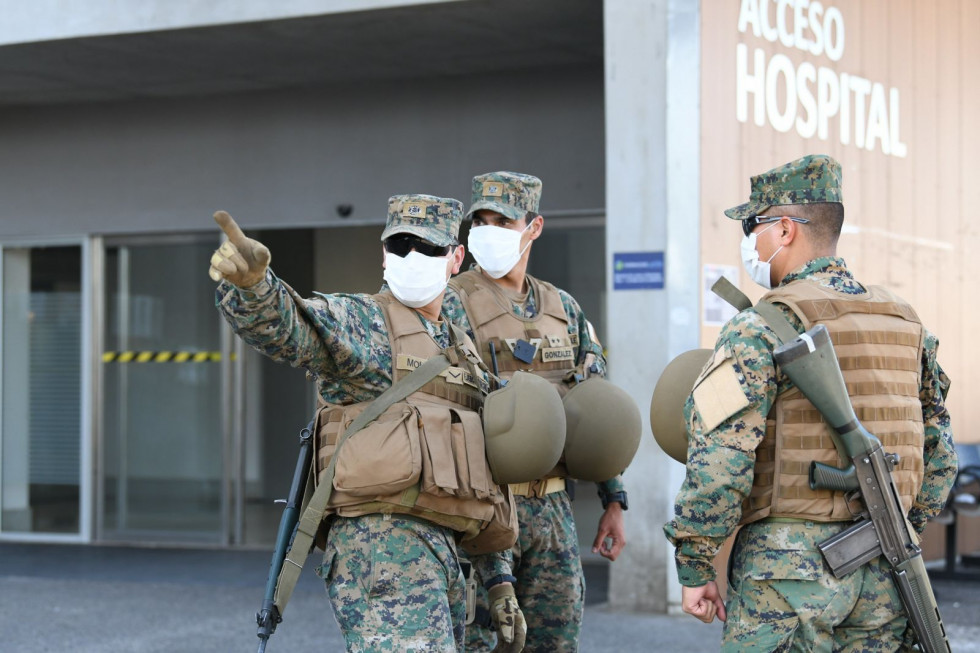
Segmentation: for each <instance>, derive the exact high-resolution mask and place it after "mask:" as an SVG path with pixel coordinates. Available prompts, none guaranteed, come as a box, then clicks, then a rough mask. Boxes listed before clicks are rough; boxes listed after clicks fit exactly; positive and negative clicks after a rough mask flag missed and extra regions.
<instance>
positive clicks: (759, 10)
mask: <svg viewBox="0 0 980 653" xmlns="http://www.w3.org/2000/svg"><path fill="white" fill-rule="evenodd" d="M738 31H739V32H741V33H742V34H747V33H749V32H751V34H752V36H754V37H756V38H761V39H765V40H766V41H769V42H770V43H778V44H779V45H780V46H782V47H783V48H787V49H796V50H800V51H802V52H805V53H806V54H807V55H808V56H810V57H813V58H814V60H813V61H803V62H802V63H800V64H799V65H794V64H793V62H792V61H791V60H790V58H789V57H788V56H787V55H786V54H783V53H782V52H776V53H775V54H773V55H772V56H770V57H769V58H768V59H767V58H766V51H765V50H763V49H762V48H758V47H757V48H754V49H753V51H752V53H751V56H750V53H749V46H748V45H747V44H745V43H738V44H737V45H736V46H735V48H736V49H735V75H736V83H735V115H736V117H737V118H738V120H739V122H747V121H748V116H749V111H750V109H749V107H750V105H751V112H752V118H753V121H754V122H755V124H756V125H757V126H759V127H762V126H764V125H765V124H766V123H767V122H768V124H769V125H770V126H771V127H772V128H773V129H775V130H776V131H779V132H788V131H790V130H793V129H795V130H796V133H797V134H799V135H800V136H802V137H803V138H812V137H813V136H816V137H817V138H820V139H821V140H827V139H829V138H831V136H832V133H831V132H832V131H833V137H835V138H839V139H840V142H841V144H842V145H850V144H852V143H853V144H854V145H855V146H857V147H860V148H864V149H866V150H880V151H881V152H883V153H884V154H888V155H891V156H896V157H904V156H905V155H906V154H907V151H908V147H907V146H906V144H905V143H903V142H902V140H901V134H900V122H899V115H900V111H899V106H900V97H899V92H898V89H897V88H894V87H889V88H887V89H886V87H885V85H884V84H882V83H881V82H877V81H873V80H870V79H866V78H864V77H861V76H859V75H853V74H849V73H846V72H838V70H837V69H835V68H831V67H829V66H827V65H821V63H824V62H837V61H840V59H841V57H842V56H843V55H844V45H845V35H846V29H845V26H844V16H843V14H842V13H841V11H840V10H839V9H838V8H837V7H835V6H832V5H827V6H826V7H825V6H824V5H823V3H821V2H820V1H819V0H741V7H740V9H739V13H738ZM832 118H835V119H836V120H835V121H833V123H835V124H832V121H831V119H832Z"/></svg>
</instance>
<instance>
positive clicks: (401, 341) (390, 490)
mask: <svg viewBox="0 0 980 653" xmlns="http://www.w3.org/2000/svg"><path fill="white" fill-rule="evenodd" d="M374 299H375V300H376V301H377V302H378V304H379V305H380V306H381V308H382V310H383V312H384V316H385V322H386V324H387V327H388V333H389V336H390V341H391V350H392V368H393V369H392V372H393V376H394V378H393V382H397V381H398V380H399V379H400V378H402V377H403V376H405V375H407V374H410V373H411V372H412V370H414V369H415V368H416V367H418V366H419V365H420V364H421V363H423V362H425V361H426V360H428V359H429V358H431V357H433V356H436V355H438V354H439V353H440V351H443V350H442V349H441V348H440V347H439V346H438V344H437V343H436V342H435V340H433V339H432V336H430V335H429V333H428V332H427V331H426V329H425V327H424V326H423V325H422V323H421V322H420V321H419V318H418V315H417V313H416V312H415V311H414V310H412V309H410V308H407V307H406V306H404V305H402V304H401V303H399V302H398V301H396V300H395V299H394V298H393V297H392V296H391V295H390V294H387V293H384V294H380V295H375V296H374ZM461 335H462V336H463V337H464V338H465V334H462V333H461ZM460 345H461V346H459V347H456V348H449V349H448V350H445V351H444V352H443V353H446V354H447V355H448V356H449V357H450V362H451V363H452V366H451V367H450V368H449V369H448V370H446V371H445V372H443V373H442V374H441V375H440V376H438V377H436V378H435V379H434V380H432V381H430V382H429V383H428V384H426V385H425V386H423V387H422V389H421V390H419V391H418V392H415V393H413V394H411V395H409V396H408V397H407V398H406V399H405V400H404V401H402V402H398V403H395V404H393V405H392V406H391V407H390V408H389V409H388V410H387V411H386V412H385V413H383V414H382V415H381V416H380V417H378V419H377V420H375V421H374V422H372V423H370V424H369V425H368V426H366V427H365V428H364V429H362V430H361V431H358V432H357V433H356V434H354V435H352V436H351V437H350V438H348V439H347V441H346V442H345V443H344V445H343V447H342V449H341V455H340V459H339V460H338V461H337V465H336V469H335V473H334V480H333V483H334V490H333V493H332V495H331V497H330V503H329V506H328V509H327V514H328V515H329V514H337V515H341V516H345V517H355V516H359V515H366V514H371V513H379V512H380V513H399V514H410V515H415V516H418V517H422V518H424V519H426V520H428V521H431V522H433V523H436V524H440V525H442V526H446V527H449V528H452V529H453V530H455V531H457V532H459V533H461V534H462V538H461V539H462V540H463V541H464V542H465V541H466V540H467V539H470V538H473V537H475V536H476V535H477V534H479V533H480V531H481V530H483V529H484V528H485V527H486V526H487V525H488V524H489V523H490V522H491V521H492V520H494V519H495V517H494V514H495V511H497V512H499V505H500V504H501V503H503V502H505V501H507V500H508V497H506V496H505V495H504V494H503V492H502V491H501V489H500V488H499V487H498V486H497V485H495V484H494V482H493V480H492V479H491V475H490V466H489V464H488V463H487V459H486V452H485V448H484V439H483V423H482V420H481V417H480V415H479V413H477V412H476V411H477V409H478V408H479V407H480V406H481V405H482V397H483V394H482V392H481V388H480V386H481V384H482V383H485V382H484V380H483V377H482V376H480V375H478V374H475V373H474V372H476V371H477V370H476V368H475V367H474V366H473V364H472V360H476V357H475V354H472V353H470V354H469V355H470V356H471V357H472V359H471V360H466V356H467V354H466V352H465V351H461V350H463V349H466V348H469V350H470V351H471V352H472V348H473V345H472V343H471V342H469V339H468V338H466V342H463V343H460ZM369 404H370V402H362V403H358V404H352V405H346V406H341V405H332V404H327V403H326V402H323V401H322V400H321V404H320V408H319V410H318V412H317V421H316V424H315V429H316V430H315V433H316V437H317V442H316V445H317V463H316V471H317V476H318V481H322V480H323V479H322V475H323V473H324V470H325V469H326V467H327V466H328V465H329V464H330V458H331V456H332V455H333V453H334V449H335V445H336V442H337V439H338V437H339V436H340V434H342V433H343V432H344V430H345V429H346V428H347V426H348V425H349V424H350V423H351V422H352V421H353V420H354V418H356V417H357V415H359V414H360V413H361V412H362V411H363V410H364V409H365V408H366V407H367V406H368V405H369ZM514 521H515V530H514V535H515V537H516V519H515V520H514ZM511 542H513V540H511ZM506 546H507V547H509V546H510V544H507V545H506ZM501 548H506V547H501Z"/></svg>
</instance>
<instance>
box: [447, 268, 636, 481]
mask: <svg viewBox="0 0 980 653" xmlns="http://www.w3.org/2000/svg"><path fill="white" fill-rule="evenodd" d="M558 294H559V296H560V297H561V303H562V306H563V307H564V308H565V314H566V315H567V316H568V324H569V325H570V326H569V328H570V329H571V328H574V329H575V330H574V331H570V332H569V333H570V334H577V335H578V342H579V344H578V352H577V354H576V356H577V358H576V363H582V362H583V361H584V360H585V357H586V355H587V354H589V353H592V354H594V355H595V358H596V369H597V373H598V374H599V375H600V376H605V375H606V357H605V354H603V352H602V345H601V344H600V343H599V342H598V340H597V338H596V337H595V332H594V330H593V328H592V325H591V324H590V323H589V321H588V320H587V319H586V318H585V312H584V311H583V310H582V307H581V306H579V303H578V302H577V301H575V298H574V297H572V296H571V295H569V294H568V293H567V292H565V291H564V290H562V289H561V288H559V289H558ZM512 307H513V310H514V315H517V316H518V317H521V318H524V319H530V318H533V317H534V316H535V315H537V313H538V309H537V305H536V303H535V298H534V293H533V292H531V291H528V293H527V299H526V300H525V301H524V302H523V303H512ZM442 314H443V315H444V316H445V317H446V318H447V319H448V320H449V321H450V322H452V323H453V324H455V325H456V326H458V327H460V328H462V329H464V330H465V331H466V332H467V333H468V334H469V335H470V337H471V338H472V337H473V327H472V326H471V325H470V320H469V318H468V317H467V315H466V311H465V310H463V301H462V300H461V299H460V297H459V294H458V293H457V292H456V291H455V290H453V288H452V287H449V288H446V295H445V297H444V298H443V300H442ZM597 485H598V486H600V487H601V488H602V489H603V490H604V491H605V492H607V493H612V492H621V491H622V490H623V487H624V486H623V479H622V476H617V477H615V478H611V479H609V480H608V481H603V482H602V483H598V484H597Z"/></svg>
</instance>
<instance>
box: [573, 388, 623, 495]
mask: <svg viewBox="0 0 980 653" xmlns="http://www.w3.org/2000/svg"><path fill="white" fill-rule="evenodd" d="M563 404H564V407H565V422H566V424H567V427H566V433H565V466H566V467H567V468H568V475H569V476H571V477H572V478H577V479H581V480H583V481H596V482H601V481H608V480H609V479H611V478H613V477H614V476H616V475H617V474H620V473H621V472H622V471H623V470H624V469H626V467H628V466H629V464H630V463H631V462H632V461H633V456H634V455H636V450H637V448H639V446H640V433H641V431H642V426H641V422H640V409H639V408H638V407H637V406H636V402H635V401H633V398H632V397H630V396H629V395H628V394H627V393H626V392H625V391H624V390H622V389H621V388H619V387H618V386H615V385H613V384H612V383H610V382H609V381H606V380H605V379H601V378H599V377H592V378H590V379H586V380H585V381H582V382H581V383H579V384H578V385H576V386H575V387H573V388H572V389H571V390H569V391H568V392H567V393H566V394H565V398H564V400H563Z"/></svg>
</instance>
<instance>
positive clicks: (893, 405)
mask: <svg viewBox="0 0 980 653" xmlns="http://www.w3.org/2000/svg"><path fill="white" fill-rule="evenodd" d="M763 299H764V300H765V301H768V302H770V303H773V304H785V305H786V306H788V307H789V308H791V309H792V310H793V312H794V313H796V315H798V316H799V317H800V319H801V320H802V321H803V324H804V326H805V328H806V329H809V328H811V327H812V326H813V325H814V324H818V323H819V324H823V325H825V326H826V327H827V330H828V331H829V332H830V337H831V341H832V342H833V344H834V349H835V351H836V352H837V359H838V361H839V362H840V367H841V371H842V373H843V375H844V381H845V383H846V385H847V393H848V395H850V398H851V403H852V404H853V405H854V412H855V413H856V414H857V418H858V419H859V420H860V421H861V423H862V424H863V425H864V426H865V428H867V429H868V431H870V432H871V433H874V434H875V435H876V436H877V437H878V439H880V440H881V443H882V446H883V448H884V450H885V451H886V452H889V453H896V454H898V455H899V464H898V466H897V467H896V468H895V470H894V472H893V477H894V479H895V484H896V486H897V488H898V492H899V494H900V495H901V500H902V505H903V506H904V508H905V512H906V513H908V510H909V508H911V506H912V501H913V499H914V498H915V496H916V494H917V493H918V491H919V488H920V487H921V486H922V477H923V471H922V448H923V439H924V427H923V422H922V406H921V404H920V403H919V382H920V376H921V369H922V364H921V357H922V341H923V333H924V332H923V329H922V325H921V323H920V321H919V318H918V316H917V315H916V313H915V311H914V310H913V309H912V307H911V306H909V305H908V304H906V303H905V302H904V301H903V300H902V299H900V298H899V297H897V296H895V295H893V294H892V293H891V292H890V291H888V290H886V289H884V288H880V287H869V288H868V292H866V293H864V294H861V295H842V294H840V293H836V292H834V291H832V290H829V289H827V288H823V287H821V286H819V285H817V284H815V283H812V282H806V281H798V282H795V283H791V284H788V285H787V286H786V287H784V288H777V289H775V290H773V291H771V292H769V293H768V294H767V295H766V296H765V297H764V298H763ZM830 432H831V431H830V427H829V426H828V425H827V423H826V422H825V421H824V420H823V418H822V416H821V415H820V413H819V412H818V411H817V409H816V408H815V407H814V406H813V404H811V403H810V402H809V401H808V400H807V399H806V398H804V397H803V395H802V393H801V392H800V391H799V390H797V389H796V388H795V387H794V388H792V389H790V390H788V391H785V392H783V393H782V394H780V395H779V396H778V397H777V398H776V402H775V404H774V405H773V407H772V409H771V410H770V412H769V416H768V418H767V420H766V435H765V437H764V439H763V441H762V444H760V446H759V448H758V449H757V450H756V464H755V478H754V480H753V484H752V491H751V494H750V496H749V497H748V498H747V499H746V500H745V502H744V503H743V505H742V515H743V516H742V523H743V524H744V523H749V522H753V521H757V520H759V519H763V518H766V517H794V518H799V519H809V520H813V521H820V522H828V521H849V520H851V519H853V517H854V513H856V512H857V511H858V510H859V506H858V504H856V503H855V504H853V505H850V506H849V505H848V504H847V502H846V500H845V498H844V494H843V493H842V492H831V491H830V490H811V489H810V485H809V469H810V462H811V461H813V460H816V461H819V462H823V463H827V464H829V465H833V466H835V467H846V466H847V465H846V464H845V463H844V461H841V460H840V457H839V456H838V453H837V449H836V448H835V447H834V444H833V441H832V440H831V436H830ZM852 511H853V512H852Z"/></svg>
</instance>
